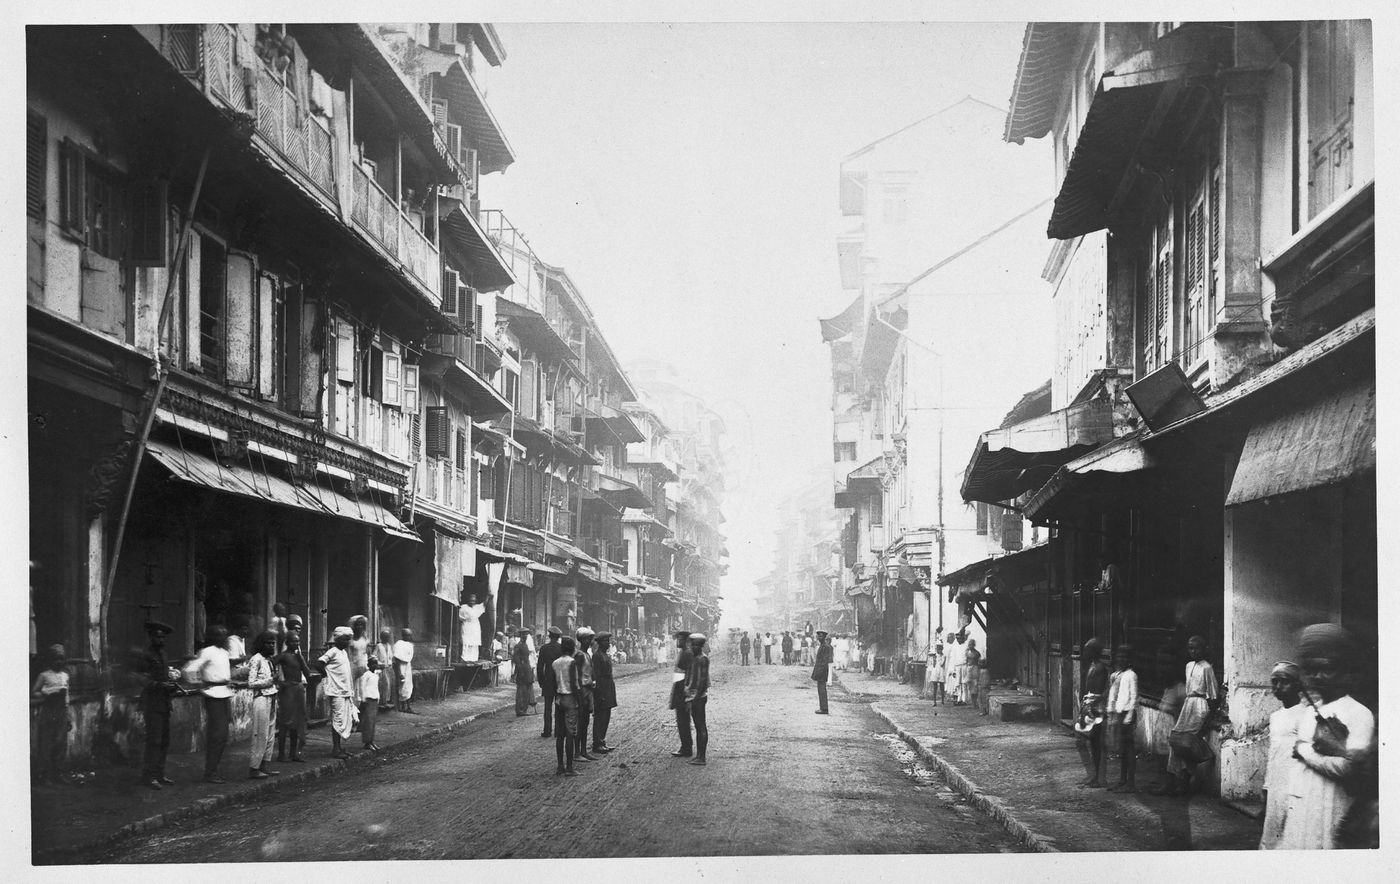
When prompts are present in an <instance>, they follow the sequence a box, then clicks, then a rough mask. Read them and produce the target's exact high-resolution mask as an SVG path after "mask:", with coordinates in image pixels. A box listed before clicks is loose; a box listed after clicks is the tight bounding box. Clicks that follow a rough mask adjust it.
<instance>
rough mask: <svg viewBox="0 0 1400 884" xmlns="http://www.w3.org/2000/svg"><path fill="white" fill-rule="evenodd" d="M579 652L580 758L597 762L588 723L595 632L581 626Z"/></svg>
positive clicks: (591, 697)
mask: <svg viewBox="0 0 1400 884" xmlns="http://www.w3.org/2000/svg"><path fill="white" fill-rule="evenodd" d="M574 639H575V640H576V641H577V642H578V650H577V651H575V652H574V659H575V660H577V661H578V684H579V692H578V753H577V754H578V758H579V759H581V760H583V761H597V760H598V759H597V758H596V757H594V756H592V755H589V754H588V722H589V719H591V718H592V717H593V630H591V629H589V628H588V627H587V626H580V627H579V628H578V631H577V632H575V633H574Z"/></svg>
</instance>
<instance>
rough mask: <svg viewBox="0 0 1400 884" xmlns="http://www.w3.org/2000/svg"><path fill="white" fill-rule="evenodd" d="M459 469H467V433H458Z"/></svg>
mask: <svg viewBox="0 0 1400 884" xmlns="http://www.w3.org/2000/svg"><path fill="white" fill-rule="evenodd" d="M456 453H457V469H459V470H465V469H466V468H467V431H466V430H458V431H457V452H456Z"/></svg>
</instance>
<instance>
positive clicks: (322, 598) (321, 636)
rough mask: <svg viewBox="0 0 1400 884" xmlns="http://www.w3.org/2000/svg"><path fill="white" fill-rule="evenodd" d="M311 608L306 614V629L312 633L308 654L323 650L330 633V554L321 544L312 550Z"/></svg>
mask: <svg viewBox="0 0 1400 884" xmlns="http://www.w3.org/2000/svg"><path fill="white" fill-rule="evenodd" d="M310 564H311V568H310V570H311V587H310V606H309V610H308V611H307V612H306V620H307V623H306V628H307V630H308V631H309V632H310V640H311V644H310V646H309V647H308V648H307V651H308V653H309V652H310V651H312V650H316V649H319V648H321V647H322V646H324V645H325V643H326V636H327V634H328V631H327V629H326V623H327V615H328V612H327V607H328V604H329V601H330V554H329V553H328V552H327V550H326V548H325V547H324V546H321V545H320V544H319V543H318V544H317V545H316V546H315V547H313V548H312V550H311V563H310Z"/></svg>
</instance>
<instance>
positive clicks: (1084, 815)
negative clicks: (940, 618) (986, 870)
mask: <svg viewBox="0 0 1400 884" xmlns="http://www.w3.org/2000/svg"><path fill="white" fill-rule="evenodd" d="M839 675H840V681H841V685H842V687H843V688H845V689H846V690H847V691H849V692H851V693H852V694H858V695H861V696H862V697H863V698H868V699H871V700H873V701H874V702H873V705H872V708H873V710H874V711H875V713H876V714H877V715H879V716H880V717H881V718H882V719H884V720H885V722H887V723H888V724H889V726H890V727H891V729H892V730H894V731H895V733H897V734H898V735H899V736H900V738H901V739H903V740H904V741H905V742H906V743H907V744H909V746H910V747H911V748H913V749H914V750H915V751H916V752H918V753H919V755H920V756H921V757H922V758H923V759H924V761H925V762H926V763H928V764H930V765H932V766H933V767H935V768H936V769H937V770H938V771H939V772H940V773H941V774H942V775H943V777H944V778H945V779H946V780H947V782H948V784H949V785H950V786H951V787H952V788H953V789H955V790H956V791H958V792H960V793H961V794H962V795H964V796H965V797H966V798H968V800H969V801H971V802H972V803H973V804H974V805H975V806H977V807H978V808H979V809H981V810H983V811H984V812H986V813H987V814H989V815H991V816H992V817H993V818H995V819H996V820H997V821H998V822H1000V823H1001V824H1002V825H1003V826H1004V827H1005V828H1006V830H1007V831H1008V832H1010V833H1011V834H1012V835H1014V836H1015V837H1016V838H1017V839H1018V840H1019V841H1020V842H1021V843H1022V844H1023V845H1024V846H1026V847H1027V848H1029V849H1030V850H1034V851H1040V852H1057V851H1082V850H1253V849H1255V848H1256V847H1257V846H1258V843H1259V833H1260V824H1259V823H1258V822H1257V821H1256V820H1253V819H1250V818H1248V817H1246V816H1245V815H1243V814H1241V813H1238V812H1236V811H1234V810H1231V809H1229V808H1227V807H1226V806H1224V805H1223V804H1221V803H1220V802H1219V801H1218V800H1216V799H1215V798H1212V797H1210V796H1206V795H1197V796H1193V797H1192V798H1191V800H1190V801H1183V800H1181V799H1179V798H1169V797H1166V796H1158V795H1150V794H1147V793H1146V792H1144V791H1139V792H1137V793H1132V794H1117V793H1109V792H1106V791H1104V790H1102V789H1080V788H1078V787H1077V784H1078V783H1079V782H1081V781H1083V779H1084V778H1085V777H1086V775H1087V767H1086V765H1087V761H1086V760H1085V758H1086V757H1087V750H1081V748H1080V746H1079V744H1078V741H1077V740H1076V739H1075V738H1074V736H1073V735H1072V734H1069V733H1068V732H1066V731H1065V730H1064V729H1063V728H1061V727H1059V726H1058V725H1054V724H1046V723H1044V722H1037V723H1028V722H1001V721H997V720H996V719H995V718H992V717H990V716H982V715H980V714H978V713H977V711H976V710H974V709H973V708H971V707H967V706H937V705H934V704H933V703H931V702H929V701H927V700H922V699H919V698H918V696H917V692H916V691H915V689H914V688H913V687H912V686H910V685H900V684H899V683H898V682H896V681H894V680H892V679H888V678H874V677H872V676H869V675H866V674H864V673H856V672H843V673H840V674H839ZM1081 752H1083V753H1084V755H1083V756H1081ZM1106 766H1107V773H1108V775H1109V777H1110V781H1116V778H1117V775H1118V762H1117V760H1116V759H1112V760H1110V761H1108V762H1107V763H1106ZM1154 771H1155V765H1154V763H1153V759H1152V758H1151V757H1143V758H1140V759H1139V762H1138V777H1139V781H1138V784H1139V789H1141V788H1142V787H1143V786H1144V785H1145V784H1146V783H1147V782H1149V781H1150V780H1151V779H1152V777H1153V774H1154Z"/></svg>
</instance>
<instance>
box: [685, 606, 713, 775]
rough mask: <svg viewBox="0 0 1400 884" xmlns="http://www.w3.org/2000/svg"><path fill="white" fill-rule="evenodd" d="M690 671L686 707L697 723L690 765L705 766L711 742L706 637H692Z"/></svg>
mask: <svg viewBox="0 0 1400 884" xmlns="http://www.w3.org/2000/svg"><path fill="white" fill-rule="evenodd" d="M690 654H691V662H690V671H689V673H688V674H687V675H686V679H685V705H686V706H688V707H689V708H690V720H691V721H692V722H694V723H695V757H694V758H692V759H690V762H689V763H690V764H698V765H703V764H705V747H706V746H707V745H708V744H709V742H710V728H709V725H708V724H707V722H706V720H705V707H706V705H707V704H708V703H709V699H710V658H709V656H708V655H707V654H706V653H705V636H704V635H703V634H702V633H699V632H696V633H692V634H691V636H690Z"/></svg>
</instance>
